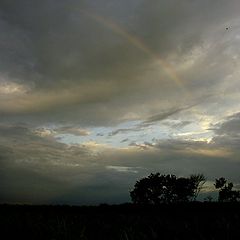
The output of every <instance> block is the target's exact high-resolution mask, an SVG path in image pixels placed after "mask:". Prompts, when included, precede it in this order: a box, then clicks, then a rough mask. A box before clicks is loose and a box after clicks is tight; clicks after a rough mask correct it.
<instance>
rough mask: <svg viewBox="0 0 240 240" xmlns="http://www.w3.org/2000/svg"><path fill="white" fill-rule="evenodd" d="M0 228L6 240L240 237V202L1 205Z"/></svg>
mask: <svg viewBox="0 0 240 240" xmlns="http://www.w3.org/2000/svg"><path fill="white" fill-rule="evenodd" d="M0 227H1V234H2V235H3V236H6V237H5V238H4V239H13V237H14V236H15V239H33V240H34V239H42V240H48V239H52V240H54V239H55V240H58V239H59V240H60V239H76V240H77V239H78V240H80V239H84V240H88V239H94V240H96V239H104V240H135V239H136V240H141V239H146V240H151V239H171V240H174V239H176V240H177V239H185V240H186V239H191V240H193V239H199V240H200V239H201V240H203V239H240V204H239V203H235V204H233V203H215V202H214V203H188V204H177V205H162V206H159V207H151V206H149V207H139V206H133V205H131V204H123V205H113V206H110V205H100V206H97V207H94V206H92V207H87V206H86V207H84V206H81V207H77V206H29V205H0ZM16 236H17V237H16Z"/></svg>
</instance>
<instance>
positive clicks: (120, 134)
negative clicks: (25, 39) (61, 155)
mask: <svg viewBox="0 0 240 240" xmlns="http://www.w3.org/2000/svg"><path fill="white" fill-rule="evenodd" d="M178 124H181V122H180V121H178V120H171V121H170V120H166V121H163V122H161V123H158V122H156V123H154V124H152V125H150V126H141V122H140V121H129V122H125V123H123V124H120V125H118V126H116V127H95V128H88V129H87V131H88V132H89V134H88V135H85V136H77V135H74V134H68V133H64V134H56V135H55V138H56V139H57V140H58V141H59V142H62V143H65V144H69V145H71V144H86V143H89V142H95V143H96V144H102V145H106V146H109V147H115V148H124V147H128V146H129V145H133V144H144V143H151V144H154V143H155V142H156V141H157V140H159V139H160V140H164V139H172V138H175V139H176V138H177V139H185V140H195V141H206V142H209V141H210V140H211V138H212V136H213V133H212V132H211V131H210V130H208V129H206V128H203V126H204V125H203V124H200V123H197V122H189V123H187V124H186V126H182V127H178Z"/></svg>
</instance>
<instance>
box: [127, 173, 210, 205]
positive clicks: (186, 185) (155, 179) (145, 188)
mask: <svg viewBox="0 0 240 240" xmlns="http://www.w3.org/2000/svg"><path fill="white" fill-rule="evenodd" d="M203 181H205V178H204V176H203V175H202V174H199V175H191V176H190V177H189V178H184V177H180V178H177V177H176V176H175V175H172V174H168V175H161V174H160V173H155V174H153V173H151V174H150V175H149V176H148V177H145V178H142V179H141V180H139V181H137V182H136V184H135V186H134V189H133V190H132V191H130V196H131V199H132V201H133V202H134V203H135V204H143V205H146V204H154V205H158V204H160V203H171V202H188V201H191V200H195V199H196V197H197V195H198V193H199V191H200V190H201V188H202V185H203V184H201V183H202V182H203Z"/></svg>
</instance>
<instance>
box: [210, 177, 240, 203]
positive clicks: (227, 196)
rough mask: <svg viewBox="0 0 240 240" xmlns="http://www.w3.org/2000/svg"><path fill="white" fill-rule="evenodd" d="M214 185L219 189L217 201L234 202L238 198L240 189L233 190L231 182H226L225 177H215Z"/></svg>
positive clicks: (239, 198) (239, 197)
mask: <svg viewBox="0 0 240 240" xmlns="http://www.w3.org/2000/svg"><path fill="white" fill-rule="evenodd" d="M214 186H215V188H216V189H219V193H218V201H220V202H236V201H239V200H240V191H237V190H233V183H231V182H230V183H227V180H226V179H225V178H223V177H221V178H219V179H216V181H215V184H214Z"/></svg>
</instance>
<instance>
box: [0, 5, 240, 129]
mask: <svg viewBox="0 0 240 240" xmlns="http://www.w3.org/2000/svg"><path fill="white" fill-rule="evenodd" d="M102 6H105V7H104V8H103V7H102ZM126 6H128V7H126ZM175 6H176V2H175V1H171V2H169V1H164V0H162V1H153V2H152V4H151V5H150V4H148V3H145V2H137V1H133V2H132V3H131V4H129V3H127V2H126V1H122V2H121V3H118V2H114V3H112V2H110V1H100V2H99V3H97V2H95V1H93V2H86V1H75V0H71V1H69V2H68V3H66V2H64V1H62V0H61V1H49V0H45V1H42V2H41V3H38V2H37V1H32V2H31V3H29V2H28V1H22V2H21V3H19V2H17V1H13V2H12V3H11V4H10V3H9V2H8V1H5V0H3V1H1V5H0V7H1V18H0V29H1V31H2V32H4V34H3V35H2V36H1V40H0V51H1V59H0V62H1V64H0V65H1V67H0V74H1V76H3V77H1V78H3V79H4V80H3V81H4V82H6V81H7V82H8V87H7V89H8V90H7V91H8V93H9V94H8V95H9V96H8V99H4V101H1V104H0V112H1V115H3V116H4V118H5V119H7V120H9V119H11V120H12V121H14V119H19V120H20V121H26V119H27V121H29V122H33V121H35V122H41V124H42V123H46V122H48V121H49V119H50V121H51V122H58V121H72V122H74V121H75V122H77V123H79V122H80V123H81V124H82V125H89V124H91V125H104V124H105V125H108V124H116V123H121V122H122V121H123V120H129V119H130V116H131V118H132V117H134V118H135V119H138V120H144V119H149V121H152V120H155V119H162V118H164V117H168V116H172V115H171V114H174V113H177V112H178V110H177V109H176V108H175V107H176V104H175V103H176V101H177V102H178V103H179V105H181V104H182V105H186V102H189V103H188V104H189V105H191V102H194V101H195V100H196V99H197V98H199V97H201V96H202V95H204V94H206V93H208V92H213V91H215V92H219V88H220V90H221V91H223V90H225V89H224V87H223V83H224V81H225V77H227V76H229V75H230V74H232V75H233V76H234V73H235V72H236V69H237V67H236V64H237V60H234V59H233V58H232V56H233V54H234V56H235V59H237V57H238V56H239V53H238V51H235V49H238V42H237V39H236V37H237V35H236V33H237V25H236V23H237V19H238V13H237V11H236V9H238V6H239V3H238V2H237V1H233V2H231V4H230V3H225V2H223V1H220V2H218V3H217V4H214V3H209V2H208V1H201V3H196V2H189V1H183V2H182V3H181V6H179V8H178V9H177V10H176V8H175ZM200 12H201V14H200ZM86 13H89V14H86ZM230 13H231V14H230ZM94 14H95V15H96V16H99V18H98V19H100V18H101V17H103V16H104V19H105V21H106V22H108V25H109V24H110V25H111V24H112V25H111V26H115V28H118V31H117V30H116V29H115V30H114V29H111V28H109V27H107V26H106V24H105V25H104V23H103V22H101V21H100V20H98V19H97V18H95V19H94V18H92V17H90V16H91V15H94ZM226 24H227V25H228V26H229V25H231V29H232V32H231V33H227V34H226V33H225V32H224V31H223V30H225V25H226ZM221 29H223V30H221ZM121 31H122V32H125V33H127V34H128V35H127V36H128V37H123V36H122V35H121V34H119V32H121ZM230 35H231V36H230ZM130 39H132V40H130ZM134 39H135V46H134V44H133V43H134V41H133V40H134ZM229 41H230V42H229ZM137 43H141V47H140V46H139V44H137ZM141 48H142V49H145V50H144V51H143V50H141ZM147 52H151V53H154V54H147ZM220 53H222V55H221V54H220ZM153 55H154V56H155V57H153ZM156 56H157V57H156ZM158 58H160V59H161V61H162V62H164V64H165V66H164V64H162V65H161V64H160V65H159V61H158V60H159V59H158ZM223 58H224V59H225V61H222V60H221V61H220V59H223ZM156 59H158V60H156ZM161 61H160V62H161ZM234 64H235V66H233V65H234ZM166 66H170V68H169V69H170V70H169V69H168V68H167V67H166ZM202 69H204V70H203V71H202ZM169 72H170V74H169ZM174 72H175V73H176V75H177V77H178V78H179V81H180V85H181V87H180V86H179V85H178V84H179V83H178V84H176V82H175V80H174V79H173V75H174ZM171 75H172V76H171ZM233 78H234V79H236V76H235V77H233ZM6 79H7V80H6ZM228 82H229V81H228ZM0 85H1V84H0ZM1 86H2V85H1ZM16 86H17V88H16ZM234 86H235V83H233V89H234ZM1 89H2V90H1V91H3V90H4V89H5V90H4V91H5V92H6V86H5V87H2V88H1ZM9 89H10V90H9ZM14 89H15V90H14ZM16 89H18V91H20V92H21V94H22V95H21V96H20V95H18V97H17V100H18V104H17V105H16V104H15V101H16ZM26 89H27V91H26ZM182 89H185V90H183V91H182ZM9 91H10V92H9ZM13 91H15V93H14V94H13ZM10 93H11V94H10ZM169 96H171V97H169ZM214 101H215V100H214ZM210 105H211V104H210ZM205 107H206V105H205ZM209 107H210V106H208V108H209ZM164 109H172V111H171V112H166V113H165V112H162V111H164ZM156 112H162V113H161V114H159V115H158V114H155V113H156ZM168 114H170V115H168ZM96 116H98V117H96ZM60 119H61V120H60ZM7 120H6V121H7Z"/></svg>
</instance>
